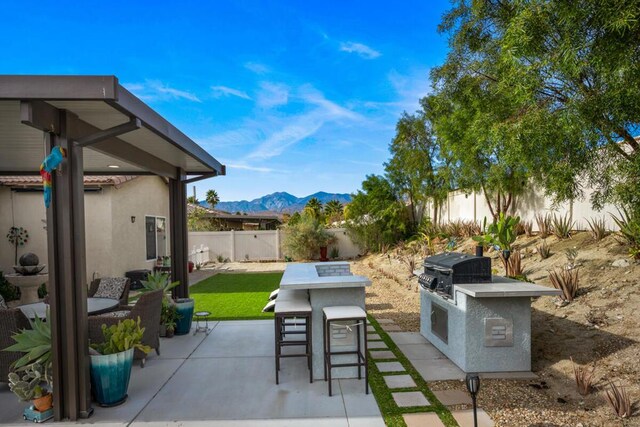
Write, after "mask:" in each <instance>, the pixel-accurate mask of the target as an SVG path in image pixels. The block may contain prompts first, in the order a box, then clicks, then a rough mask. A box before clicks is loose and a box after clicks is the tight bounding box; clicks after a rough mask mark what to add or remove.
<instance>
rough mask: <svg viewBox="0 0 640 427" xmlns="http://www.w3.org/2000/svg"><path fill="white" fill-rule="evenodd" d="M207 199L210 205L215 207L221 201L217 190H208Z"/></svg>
mask: <svg viewBox="0 0 640 427" xmlns="http://www.w3.org/2000/svg"><path fill="white" fill-rule="evenodd" d="M205 200H206V201H207V203H208V204H209V207H210V208H211V209H213V208H215V207H216V205H217V204H218V202H220V197H219V196H218V193H217V192H216V190H208V191H207V198H206V199H205Z"/></svg>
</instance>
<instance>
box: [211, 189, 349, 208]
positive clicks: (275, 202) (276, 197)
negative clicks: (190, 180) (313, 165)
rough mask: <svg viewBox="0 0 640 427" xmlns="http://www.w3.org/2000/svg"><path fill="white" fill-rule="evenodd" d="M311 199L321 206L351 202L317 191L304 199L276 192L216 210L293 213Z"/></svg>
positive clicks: (339, 194) (220, 206)
mask: <svg viewBox="0 0 640 427" xmlns="http://www.w3.org/2000/svg"><path fill="white" fill-rule="evenodd" d="M313 197H315V198H316V199H318V200H320V201H321V202H322V203H323V204H324V203H327V202H328V201H330V200H338V201H340V202H341V203H342V204H347V203H349V202H350V201H351V196H350V195H349V194H346V193H343V194H341V193H325V192H324V191H319V192H317V193H314V194H310V195H308V196H306V197H296V196H294V195H292V194H289V193H286V192H277V193H273V194H268V195H266V196H262V197H260V198H257V199H254V200H251V201H248V200H240V201H237V202H219V203H218V204H217V205H216V209H219V210H223V211H227V212H247V213H250V212H277V213H284V212H288V213H293V212H298V211H301V210H302V209H304V206H305V205H306V204H307V202H308V201H309V199H311V198H313ZM202 204H203V205H206V203H205V202H202Z"/></svg>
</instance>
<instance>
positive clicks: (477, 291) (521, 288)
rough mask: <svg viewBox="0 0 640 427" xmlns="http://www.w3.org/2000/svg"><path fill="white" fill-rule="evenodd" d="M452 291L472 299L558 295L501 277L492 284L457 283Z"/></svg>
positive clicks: (530, 284)
mask: <svg viewBox="0 0 640 427" xmlns="http://www.w3.org/2000/svg"><path fill="white" fill-rule="evenodd" d="M453 287H454V291H457V292H462V293H463V294H467V295H469V296H471V297H474V298H496V297H498V298H500V297H503V298H504V297H512V298H513V297H539V296H543V295H560V294H561V292H560V291H559V290H558V289H553V288H548V287H546V286H541V285H536V284H535V283H528V282H520V281H518V280H513V279H508V278H506V277H502V276H493V282H492V283H468V284H466V283H459V284H455V285H453Z"/></svg>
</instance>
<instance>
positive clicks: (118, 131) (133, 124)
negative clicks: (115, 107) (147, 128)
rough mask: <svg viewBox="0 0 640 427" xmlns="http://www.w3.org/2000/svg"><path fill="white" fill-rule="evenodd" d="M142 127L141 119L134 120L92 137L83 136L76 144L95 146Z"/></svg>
mask: <svg viewBox="0 0 640 427" xmlns="http://www.w3.org/2000/svg"><path fill="white" fill-rule="evenodd" d="M140 126H142V123H141V122H140V119H138V118H132V119H131V120H130V121H128V122H127V123H122V124H120V125H117V126H114V127H111V128H109V129H105V130H101V131H98V132H96V133H92V134H90V135H86V136H81V137H80V138H78V140H77V141H76V142H77V144H78V145H79V146H81V147H86V146H88V145H93V144H95V143H97V142H101V141H105V140H108V139H111V138H113V137H116V136H120V135H123V134H125V133H129V132H133V131H134V130H138V129H140Z"/></svg>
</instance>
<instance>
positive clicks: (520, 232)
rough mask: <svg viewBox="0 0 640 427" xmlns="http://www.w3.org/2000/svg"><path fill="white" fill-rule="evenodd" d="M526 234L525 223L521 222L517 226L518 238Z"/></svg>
mask: <svg viewBox="0 0 640 427" xmlns="http://www.w3.org/2000/svg"><path fill="white" fill-rule="evenodd" d="M525 233H526V230H525V229H524V222H522V221H520V222H519V223H518V224H516V236H523V235H524V234H525Z"/></svg>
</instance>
